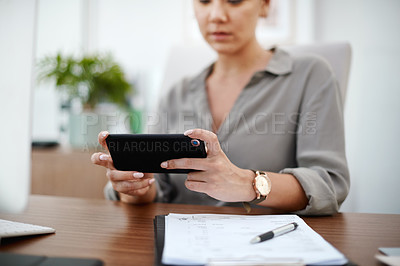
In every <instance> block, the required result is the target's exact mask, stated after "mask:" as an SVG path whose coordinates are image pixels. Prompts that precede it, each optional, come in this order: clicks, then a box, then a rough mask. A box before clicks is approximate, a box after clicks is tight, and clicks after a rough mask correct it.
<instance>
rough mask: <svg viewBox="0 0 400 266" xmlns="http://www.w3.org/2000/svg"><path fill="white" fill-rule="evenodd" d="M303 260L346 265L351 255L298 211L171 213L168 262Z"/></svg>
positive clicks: (167, 226)
mask: <svg viewBox="0 0 400 266" xmlns="http://www.w3.org/2000/svg"><path fill="white" fill-rule="evenodd" d="M293 222H296V223H297V224H298V228H297V229H296V230H294V231H291V232H289V233H287V234H284V235H281V236H278V237H274V238H273V239H270V240H267V241H264V242H261V243H257V244H251V243H250V240H251V239H252V238H254V237H255V236H258V235H260V234H262V233H265V232H267V231H269V230H273V229H275V228H277V227H279V226H283V225H286V224H288V223H293ZM252 259H254V260H255V261H263V262H268V261H274V262H282V263H285V262H293V261H301V262H302V263H304V264H307V265H308V264H310V265H343V264H346V263H347V259H346V258H345V257H344V255H343V254H341V253H340V252H339V251H338V250H336V249H335V248H334V247H333V246H332V245H330V244H329V243H328V242H327V241H325V240H324V239H323V238H322V237H321V236H320V235H319V234H317V233H316V232H315V231H314V230H312V229H311V228H310V227H309V226H308V225H307V224H306V223H305V222H304V221H303V219H301V218H300V217H299V216H297V215H220V214H175V213H171V214H169V215H167V216H166V217H165V242H164V251H163V255H162V263H163V264H176V265H204V264H207V263H209V262H210V261H224V260H227V261H231V262H232V261H235V260H236V261H238V262H240V261H247V260H252Z"/></svg>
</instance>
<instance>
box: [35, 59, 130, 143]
mask: <svg viewBox="0 0 400 266" xmlns="http://www.w3.org/2000/svg"><path fill="white" fill-rule="evenodd" d="M38 67H39V71H38V72H39V81H43V80H54V81H55V86H56V88H57V90H59V91H61V92H62V93H63V94H64V95H65V96H66V97H65V98H66V99H65V103H64V104H63V106H64V107H68V109H69V110H70V115H69V142H70V144H71V145H72V146H74V147H82V146H85V147H86V146H87V147H93V146H96V145H97V134H98V133H99V131H101V130H106V129H107V130H109V126H110V121H112V123H111V124H115V123H118V121H115V120H116V119H117V120H119V116H121V112H123V113H125V114H129V113H130V112H131V111H132V108H131V106H130V104H129V101H128V98H129V96H130V95H132V93H133V86H132V85H131V84H129V82H127V80H126V78H125V75H124V72H123V70H122V68H121V67H120V66H119V65H118V64H117V63H116V62H115V61H114V60H113V58H112V56H111V55H109V54H108V55H87V56H83V57H81V58H75V57H73V56H63V55H61V54H60V53H58V54H57V55H56V56H48V57H45V58H43V59H42V60H40V62H39V64H38ZM74 102H75V103H78V104H79V106H80V108H71V106H74V105H73V104H71V103H74ZM110 103H111V104H112V105H111V106H112V107H110ZM104 106H107V108H104ZM77 110H78V111H77ZM110 116H113V117H112V118H111V119H110ZM126 120H128V122H129V115H128V117H125V119H124V122H126ZM128 128H129V126H128Z"/></svg>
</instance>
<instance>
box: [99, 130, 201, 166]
mask: <svg viewBox="0 0 400 266" xmlns="http://www.w3.org/2000/svg"><path fill="white" fill-rule="evenodd" d="M106 143H107V147H108V150H109V151H110V155H111V158H112V159H113V162H114V166H115V168H116V169H117V170H121V171H138V172H143V173H189V172H192V171H194V170H193V169H164V168H162V167H161V166H160V164H161V163H162V162H164V161H167V160H171V159H180V158H206V157H207V153H206V148H205V145H204V141H202V140H198V139H192V138H190V137H188V136H185V135H183V134H110V135H108V137H107V138H106Z"/></svg>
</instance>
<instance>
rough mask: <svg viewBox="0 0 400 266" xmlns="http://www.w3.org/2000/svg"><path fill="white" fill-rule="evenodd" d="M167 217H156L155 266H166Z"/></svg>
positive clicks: (154, 222)
mask: <svg viewBox="0 0 400 266" xmlns="http://www.w3.org/2000/svg"><path fill="white" fill-rule="evenodd" d="M165 217H166V215H157V216H155V217H154V220H153V224H154V265H156V266H166V265H165V264H163V263H162V254H163V250H164V241H165ZM356 265H357V264H355V263H353V262H352V261H350V260H348V263H347V264H345V265H344V266H356Z"/></svg>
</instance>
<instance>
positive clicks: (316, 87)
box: [281, 59, 350, 215]
mask: <svg viewBox="0 0 400 266" xmlns="http://www.w3.org/2000/svg"><path fill="white" fill-rule="evenodd" d="M300 114H301V115H300V117H299V121H298V122H299V124H298V125H299V127H302V130H299V131H298V132H301V133H299V134H298V135H297V143H296V144H297V152H296V159H297V163H298V167H296V168H285V169H283V170H282V171H281V173H285V174H292V175H294V176H295V177H296V178H297V179H298V181H299V182H300V184H301V185H302V187H303V189H304V191H305V193H306V195H307V197H308V200H309V202H308V205H307V207H306V208H305V209H304V210H301V211H298V212H297V213H298V214H302V215H327V214H333V213H336V212H338V210H339V208H340V205H341V204H342V202H343V201H344V200H345V198H346V196H347V194H348V191H349V186H350V177H349V172H348V167H347V161H346V154H345V140H344V121H343V103H342V100H341V96H340V91H339V88H338V84H337V81H336V78H335V76H334V74H333V72H332V71H331V70H330V67H329V65H328V64H327V63H326V62H325V61H323V60H322V59H321V60H315V62H314V64H313V67H312V68H311V71H310V74H309V77H308V82H307V83H306V88H305V91H304V98H303V102H302V104H301V111H300Z"/></svg>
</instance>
